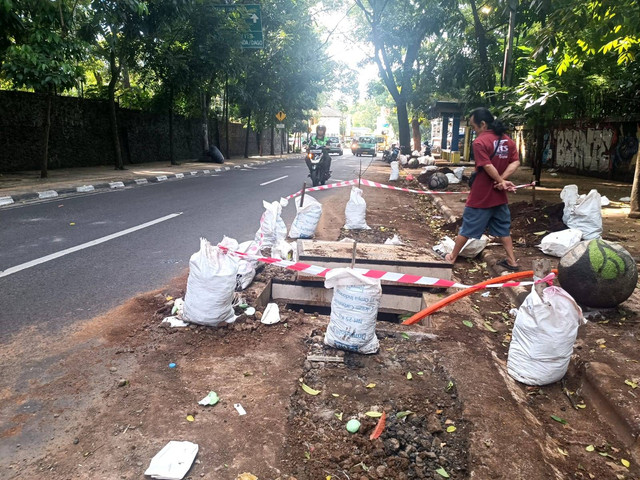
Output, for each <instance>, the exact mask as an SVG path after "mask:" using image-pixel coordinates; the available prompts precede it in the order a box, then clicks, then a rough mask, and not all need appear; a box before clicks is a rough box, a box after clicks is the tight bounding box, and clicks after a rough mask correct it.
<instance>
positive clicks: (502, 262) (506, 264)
mask: <svg viewBox="0 0 640 480" xmlns="http://www.w3.org/2000/svg"><path fill="white" fill-rule="evenodd" d="M497 265H500V266H501V267H503V268H506V269H507V270H509V271H510V272H519V271H520V266H518V265H516V266H515V267H514V266H513V265H509V262H508V261H507V259H506V258H503V259H502V260H500V261H499V262H497Z"/></svg>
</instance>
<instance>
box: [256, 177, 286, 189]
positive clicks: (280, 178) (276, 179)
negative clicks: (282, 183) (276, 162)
mask: <svg viewBox="0 0 640 480" xmlns="http://www.w3.org/2000/svg"><path fill="white" fill-rule="evenodd" d="M288 176H289V175H285V176H284V177H278V178H274V179H273V180H269V181H268V182H264V183H261V184H260V186H261V187H262V186H264V185H269V184H270V183H273V182H277V181H278V180H282V179H283V178H287V177H288Z"/></svg>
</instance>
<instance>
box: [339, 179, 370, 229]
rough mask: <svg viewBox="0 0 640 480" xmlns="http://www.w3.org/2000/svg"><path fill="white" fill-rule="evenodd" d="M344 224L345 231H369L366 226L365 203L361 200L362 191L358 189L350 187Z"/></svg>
mask: <svg viewBox="0 0 640 480" xmlns="http://www.w3.org/2000/svg"><path fill="white" fill-rule="evenodd" d="M344 216H345V217H346V222H345V225H344V228H346V229H347V230H369V229H370V227H369V225H367V221H366V216H367V202H365V201H364V198H362V190H360V189H359V188H358V187H351V195H350V197H349V201H348V202H347V207H346V208H345V210H344Z"/></svg>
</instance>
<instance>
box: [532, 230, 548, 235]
mask: <svg viewBox="0 0 640 480" xmlns="http://www.w3.org/2000/svg"><path fill="white" fill-rule="evenodd" d="M545 233H547V231H546V230H543V231H541V232H533V234H534V235H538V236H540V235H544V234H545Z"/></svg>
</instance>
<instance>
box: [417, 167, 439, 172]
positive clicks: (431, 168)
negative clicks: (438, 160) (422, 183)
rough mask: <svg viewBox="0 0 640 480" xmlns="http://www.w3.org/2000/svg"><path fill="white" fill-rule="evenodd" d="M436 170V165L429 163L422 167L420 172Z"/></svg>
mask: <svg viewBox="0 0 640 480" xmlns="http://www.w3.org/2000/svg"><path fill="white" fill-rule="evenodd" d="M436 170H438V167H437V166H436V165H429V166H427V167H424V168H423V169H422V172H420V173H429V172H435V171H436Z"/></svg>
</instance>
